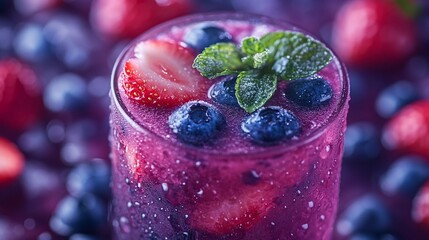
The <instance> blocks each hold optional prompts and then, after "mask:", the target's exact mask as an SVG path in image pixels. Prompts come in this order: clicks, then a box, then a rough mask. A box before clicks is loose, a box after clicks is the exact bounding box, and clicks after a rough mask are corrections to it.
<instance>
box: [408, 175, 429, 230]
mask: <svg viewBox="0 0 429 240" xmlns="http://www.w3.org/2000/svg"><path fill="white" fill-rule="evenodd" d="M412 217H413V219H414V221H415V222H417V223H419V224H421V225H422V226H423V227H425V229H429V182H427V183H426V184H425V185H424V186H423V187H422V188H421V189H420V191H419V193H418V194H417V196H416V197H415V198H414V201H413V207H412Z"/></svg>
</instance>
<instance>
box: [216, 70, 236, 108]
mask: <svg viewBox="0 0 429 240" xmlns="http://www.w3.org/2000/svg"><path fill="white" fill-rule="evenodd" d="M236 82H237V77H236V76H232V75H229V76H226V77H225V78H224V79H222V80H221V81H220V82H217V83H215V84H214V85H213V86H212V87H211V88H210V90H209V96H210V98H211V99H212V100H213V101H215V102H217V103H220V104H222V105H228V106H234V107H239V106H240V105H238V101H237V97H236V96H235V84H236Z"/></svg>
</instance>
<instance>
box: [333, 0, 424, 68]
mask: <svg viewBox="0 0 429 240" xmlns="http://www.w3.org/2000/svg"><path fill="white" fill-rule="evenodd" d="M397 2H399V1H396V0H352V1H349V2H347V3H345V4H344V6H343V7H342V8H341V9H340V11H339V12H338V14H337V17H336V20H335V22H334V26H333V36H332V38H333V39H332V40H333V43H332V44H333V48H334V50H335V51H336V52H337V53H338V55H339V56H340V58H341V59H342V60H343V61H344V62H346V63H347V64H350V65H354V66H361V67H377V66H388V65H392V64H397V63H400V62H401V61H403V60H405V59H406V58H407V57H408V56H410V55H411V53H412V52H413V51H414V50H415V48H416V45H417V28H416V24H415V22H414V21H413V19H412V18H411V17H410V16H408V15H407V14H406V11H405V10H412V9H416V6H415V5H413V4H414V3H411V2H406V5H403V6H402V7H399V4H397ZM401 2H404V1H401ZM409 12H410V11H409ZM411 12H412V11H411Z"/></svg>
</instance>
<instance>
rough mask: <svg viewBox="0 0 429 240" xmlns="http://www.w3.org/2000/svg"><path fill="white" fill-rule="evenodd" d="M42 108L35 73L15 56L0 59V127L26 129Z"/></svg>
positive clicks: (37, 116)
mask: <svg viewBox="0 0 429 240" xmlns="http://www.w3.org/2000/svg"><path fill="white" fill-rule="evenodd" d="M41 110H42V100H41V89H40V86H39V82H38V79H37V77H36V74H35V73H34V71H33V70H32V69H30V68H29V67H28V66H25V65H24V64H23V63H21V62H19V61H18V60H16V59H6V60H1V61H0V116H1V117H0V128H4V129H6V128H7V129H10V128H12V129H15V130H23V129H24V128H26V127H28V126H29V125H31V124H32V123H34V122H35V121H36V120H37V119H38V118H39V116H40V113H41Z"/></svg>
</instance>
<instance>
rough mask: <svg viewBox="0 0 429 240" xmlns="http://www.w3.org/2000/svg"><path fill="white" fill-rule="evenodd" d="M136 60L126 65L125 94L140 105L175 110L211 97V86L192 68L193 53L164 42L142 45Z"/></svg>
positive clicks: (137, 52)
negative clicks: (209, 94) (182, 105)
mask: <svg viewBox="0 0 429 240" xmlns="http://www.w3.org/2000/svg"><path fill="white" fill-rule="evenodd" d="M135 56H136V58H131V59H129V60H128V61H127V62H126V63H125V69H124V72H123V74H122V77H123V83H122V87H123V89H124V90H125V94H126V95H127V96H128V97H129V98H130V99H132V100H134V101H137V102H138V103H140V104H144V105H147V106H155V107H175V106H178V105H181V104H183V103H185V102H188V101H191V100H197V99H202V98H204V97H205V95H207V90H208V87H209V85H208V83H209V81H207V80H205V79H204V78H203V77H201V75H200V74H199V73H198V71H197V70H195V69H193V68H192V63H193V61H194V58H195V56H194V54H193V53H192V51H191V50H189V49H187V48H185V47H183V46H180V45H179V44H178V43H172V42H167V41H161V40H149V41H145V42H141V43H139V44H138V45H137V46H136V48H135Z"/></svg>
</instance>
